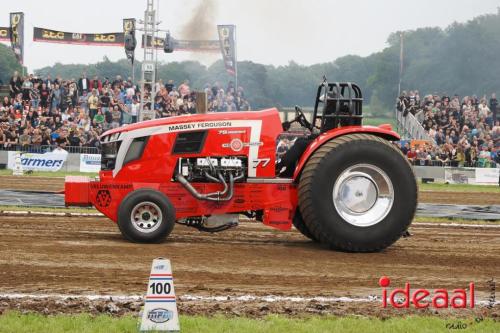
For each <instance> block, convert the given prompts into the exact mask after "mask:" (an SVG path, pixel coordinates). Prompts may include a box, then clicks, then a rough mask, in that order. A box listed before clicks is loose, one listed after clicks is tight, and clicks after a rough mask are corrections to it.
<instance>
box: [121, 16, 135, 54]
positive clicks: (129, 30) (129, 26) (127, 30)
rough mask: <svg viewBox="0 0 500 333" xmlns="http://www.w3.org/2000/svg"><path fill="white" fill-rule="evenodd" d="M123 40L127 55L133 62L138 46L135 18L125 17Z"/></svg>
mask: <svg viewBox="0 0 500 333" xmlns="http://www.w3.org/2000/svg"><path fill="white" fill-rule="evenodd" d="M123 42H124V44H125V55H126V56H127V59H128V60H130V61H132V63H133V62H134V51H135V46H136V45H135V44H136V40H135V19H134V18H129V19H123ZM129 44H130V45H129Z"/></svg>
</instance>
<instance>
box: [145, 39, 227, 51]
mask: <svg viewBox="0 0 500 333" xmlns="http://www.w3.org/2000/svg"><path fill="white" fill-rule="evenodd" d="M145 40H146V36H145V35H142V44H141V46H142V47H144V45H145ZM172 40H173V42H174V49H175V51H189V52H220V46H219V41H218V40H182V39H172ZM150 43H151V37H150V36H149V37H148V45H150ZM164 43H165V40H164V39H163V38H161V37H155V41H154V47H155V48H158V49H163V44H164Z"/></svg>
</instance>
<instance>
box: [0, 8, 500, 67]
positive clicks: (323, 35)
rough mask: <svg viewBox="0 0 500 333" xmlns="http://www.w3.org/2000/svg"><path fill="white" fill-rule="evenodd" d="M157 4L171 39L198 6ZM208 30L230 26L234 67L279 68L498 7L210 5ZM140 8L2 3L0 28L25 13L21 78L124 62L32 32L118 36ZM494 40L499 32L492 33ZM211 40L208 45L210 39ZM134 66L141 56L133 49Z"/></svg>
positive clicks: (359, 50) (116, 51)
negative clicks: (60, 66) (242, 63)
mask: <svg viewBox="0 0 500 333" xmlns="http://www.w3.org/2000/svg"><path fill="white" fill-rule="evenodd" d="M157 1H159V18H160V20H161V21H162V23H161V25H160V27H161V28H162V29H169V30H170V31H171V32H172V35H173V36H174V37H178V36H179V34H180V33H181V31H182V27H183V26H184V25H185V24H186V22H188V21H189V19H190V16H191V13H192V12H193V10H194V9H195V8H196V7H197V5H198V4H199V3H200V2H201V1H207V0H183V1H179V0H155V6H156V4H157ZM212 2H214V3H215V5H216V7H217V8H215V10H214V20H213V21H214V26H213V31H212V32H211V33H212V34H213V37H216V27H215V25H216V24H235V25H236V26H237V40H238V47H237V50H238V60H252V61H255V62H259V63H264V64H274V65H283V64H287V63H288V62H289V61H290V60H294V61H296V62H298V63H300V64H307V65H308V64H313V63H319V62H327V61H332V60H335V59H336V58H337V57H340V56H343V55H346V54H358V55H362V56H365V55H368V54H370V53H373V52H376V51H379V50H381V49H383V48H384V47H385V46H386V39H387V36H388V35H389V34H390V33H391V32H394V31H397V30H408V29H416V28H419V27H425V26H439V27H446V26H447V25H449V24H450V23H452V22H454V21H458V22H466V21H468V20H470V19H472V18H473V17H475V16H477V15H481V14H486V13H496V12H497V8H498V7H500V0H418V1H406V0H384V1H381V0H378V1H377V0H357V1H345V0H342V1H338V0H285V1H282V0H212ZM145 7H146V0H134V1H132V0H128V1H123V0H121V1H120V0H84V1H72V0H45V1H41V0H2V15H1V17H0V26H8V20H9V18H8V13H9V12H12V11H23V12H24V13H25V30H26V31H25V64H26V65H27V66H28V69H29V71H32V70H33V69H37V68H41V67H44V66H47V65H52V64H54V63H56V62H61V63H65V64H66V63H94V62H97V61H99V60H102V58H103V56H107V57H108V58H110V59H111V60H117V59H120V58H124V51H123V48H121V47H103V46H101V47H98V46H77V45H59V44H47V43H39V42H37V43H34V42H33V41H32V40H33V27H35V26H38V27H44V28H49V29H54V30H63V31H69V32H88V33H93V32H119V31H121V29H122V19H123V18H127V17H135V18H138V19H139V18H142V17H143V15H144V9H145ZM499 33H500V32H499ZM214 39H215V38H214ZM136 57H137V58H138V59H142V49H140V48H138V49H136ZM159 59H160V60H162V61H173V60H186V59H189V60H196V59H198V60H201V61H202V62H204V63H210V61H214V60H216V59H218V56H215V55H212V56H206V55H199V54H193V53H186V52H176V53H174V54H164V53H160V54H159Z"/></svg>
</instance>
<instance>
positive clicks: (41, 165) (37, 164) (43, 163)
mask: <svg viewBox="0 0 500 333" xmlns="http://www.w3.org/2000/svg"><path fill="white" fill-rule="evenodd" d="M64 152H65V153H61V152H57V153H54V152H52V153H45V154H31V153H25V154H21V165H22V169H23V170H24V171H26V170H33V171H59V170H60V169H61V168H62V166H63V165H64V162H66V158H67V157H68V153H67V152H66V151H64ZM16 154H17V152H15V151H9V153H8V162H7V168H9V169H11V170H14V167H15V160H16Z"/></svg>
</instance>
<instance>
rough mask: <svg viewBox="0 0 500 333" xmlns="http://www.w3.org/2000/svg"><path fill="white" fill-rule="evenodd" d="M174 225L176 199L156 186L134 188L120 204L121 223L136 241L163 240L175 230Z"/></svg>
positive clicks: (122, 230) (129, 237) (119, 224)
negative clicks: (173, 200)
mask: <svg viewBox="0 0 500 333" xmlns="http://www.w3.org/2000/svg"><path fill="white" fill-rule="evenodd" d="M174 225H175V211H174V207H173V206H172V203H171V202H170V200H168V198H167V197H166V196H165V195H164V194H163V193H161V192H158V191H156V190H152V189H139V190H136V191H133V192H131V193H129V194H128V195H127V196H126V197H125V199H123V201H122V203H121V204H120V208H119V211H118V227H119V228H120V231H121V233H122V235H123V236H124V237H125V238H127V239H128V240H130V241H132V242H137V243H157V242H160V241H162V240H163V239H165V238H166V237H167V236H168V235H169V234H170V233H171V232H172V230H173V228H174Z"/></svg>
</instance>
